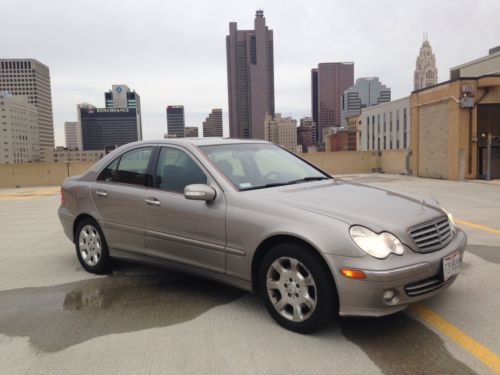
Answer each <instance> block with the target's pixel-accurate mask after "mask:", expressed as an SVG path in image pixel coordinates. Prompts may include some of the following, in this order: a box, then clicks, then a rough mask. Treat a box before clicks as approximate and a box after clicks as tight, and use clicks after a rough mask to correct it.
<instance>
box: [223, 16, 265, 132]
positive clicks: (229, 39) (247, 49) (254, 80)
mask: <svg viewBox="0 0 500 375" xmlns="http://www.w3.org/2000/svg"><path fill="white" fill-rule="evenodd" d="M273 50H274V47H273V30H270V29H269V28H268V27H267V26H266V19H265V18H264V11H262V10H258V11H257V13H256V14H255V21H254V30H238V27H237V24H236V22H230V23H229V35H227V36H226V51H227V83H228V94H229V95H228V97H229V134H230V136H231V137H233V138H258V139H264V121H265V118H266V114H270V115H271V116H274V57H273Z"/></svg>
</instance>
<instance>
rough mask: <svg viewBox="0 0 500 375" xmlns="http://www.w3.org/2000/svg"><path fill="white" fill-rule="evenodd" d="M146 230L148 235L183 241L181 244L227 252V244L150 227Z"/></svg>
mask: <svg viewBox="0 0 500 375" xmlns="http://www.w3.org/2000/svg"><path fill="white" fill-rule="evenodd" d="M144 232H145V234H146V235H147V236H148V235H149V236H151V237H154V238H158V239H160V240H169V241H174V242H178V243H181V244H184V245H190V246H193V245H195V246H198V247H202V248H203V249H207V250H213V251H218V252H221V253H225V252H226V247H225V246H222V245H217V244H214V243H211V242H203V241H199V240H194V239H191V238H186V237H181V236H175V235H173V234H166V233H161V232H156V231H154V230H150V229H146V230H145V231H144Z"/></svg>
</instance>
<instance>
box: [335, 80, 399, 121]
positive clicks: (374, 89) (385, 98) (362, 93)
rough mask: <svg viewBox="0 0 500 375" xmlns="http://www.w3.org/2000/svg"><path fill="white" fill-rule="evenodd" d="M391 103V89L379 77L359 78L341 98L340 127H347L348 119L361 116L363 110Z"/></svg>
mask: <svg viewBox="0 0 500 375" xmlns="http://www.w3.org/2000/svg"><path fill="white" fill-rule="evenodd" d="M390 101H391V89H390V88H389V87H387V86H385V85H383V84H382V83H381V82H380V80H379V79H378V77H369V78H358V79H357V80H356V83H355V84H354V85H352V86H351V87H349V88H348V89H347V90H346V91H344V94H343V95H342V98H341V103H340V117H341V118H340V125H341V126H347V120H346V118H347V117H349V116H353V115H359V114H361V109H363V108H367V107H371V106H373V105H377V104H380V103H386V102H390Z"/></svg>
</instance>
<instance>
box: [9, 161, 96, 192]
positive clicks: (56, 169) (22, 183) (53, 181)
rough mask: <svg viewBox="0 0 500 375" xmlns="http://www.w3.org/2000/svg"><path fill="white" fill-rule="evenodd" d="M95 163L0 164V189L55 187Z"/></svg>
mask: <svg viewBox="0 0 500 375" xmlns="http://www.w3.org/2000/svg"><path fill="white" fill-rule="evenodd" d="M94 163H95V162H94V161H90V162H72V163H69V164H68V165H66V163H25V164H1V165H0V188H13V187H17V186H19V187H26V186H57V185H61V183H62V181H63V180H64V179H65V178H66V177H67V176H74V175H77V174H80V173H82V172H84V171H86V170H87V169H89V167H90V166H91V165H93V164H94Z"/></svg>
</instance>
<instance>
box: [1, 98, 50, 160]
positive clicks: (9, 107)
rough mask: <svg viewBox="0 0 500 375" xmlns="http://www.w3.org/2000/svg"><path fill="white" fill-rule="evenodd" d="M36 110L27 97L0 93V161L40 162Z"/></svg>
mask: <svg viewBox="0 0 500 375" xmlns="http://www.w3.org/2000/svg"><path fill="white" fill-rule="evenodd" d="M38 129H39V127H38V111H37V108H36V107H35V106H34V105H33V104H30V103H29V100H28V98H27V97H26V96H13V95H0V163H1V164H17V163H34V162H39V161H40V159H41V156H40V143H39V134H38Z"/></svg>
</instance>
